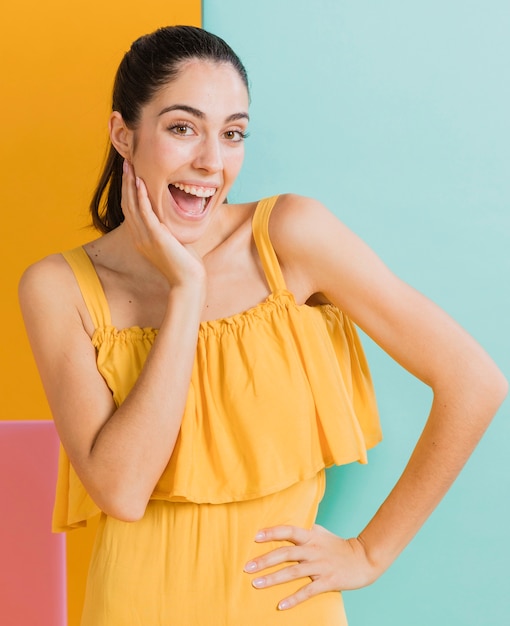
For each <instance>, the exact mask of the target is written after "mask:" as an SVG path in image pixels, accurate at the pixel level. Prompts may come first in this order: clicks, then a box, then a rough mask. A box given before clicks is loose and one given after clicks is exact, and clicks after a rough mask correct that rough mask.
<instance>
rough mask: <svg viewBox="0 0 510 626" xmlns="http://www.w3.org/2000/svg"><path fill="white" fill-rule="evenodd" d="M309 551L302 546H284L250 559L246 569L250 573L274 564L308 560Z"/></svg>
mask: <svg viewBox="0 0 510 626" xmlns="http://www.w3.org/2000/svg"><path fill="white" fill-rule="evenodd" d="M306 560H307V551H306V550H305V549H304V548H303V547H301V546H293V545H288V546H282V547H281V548H276V549H275V550H271V552H267V553H266V554H263V555H261V556H259V557H257V558H255V559H252V560H251V561H248V563H246V565H245V566H244V571H245V572H248V573H249V574H253V573H254V572H259V571H261V570H264V569H267V568H268V567H273V566H274V565H281V564H282V563H292V562H297V561H306Z"/></svg>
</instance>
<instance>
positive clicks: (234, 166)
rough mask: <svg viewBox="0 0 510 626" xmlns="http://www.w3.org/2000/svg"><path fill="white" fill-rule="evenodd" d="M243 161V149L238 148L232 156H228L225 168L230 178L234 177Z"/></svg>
mask: <svg viewBox="0 0 510 626" xmlns="http://www.w3.org/2000/svg"><path fill="white" fill-rule="evenodd" d="M243 161H244V147H243V148H239V149H238V150H236V151H235V153H234V154H229V155H228V156H227V158H226V161H225V163H226V167H227V169H228V171H229V172H230V175H231V176H232V177H236V176H237V174H238V173H239V171H240V170H241V167H242V166H243Z"/></svg>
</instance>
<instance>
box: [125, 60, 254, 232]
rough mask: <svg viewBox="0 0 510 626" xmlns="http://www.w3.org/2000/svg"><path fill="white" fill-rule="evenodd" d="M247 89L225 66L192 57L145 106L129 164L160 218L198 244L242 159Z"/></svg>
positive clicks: (134, 132) (237, 75)
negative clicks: (131, 165) (197, 241)
mask: <svg viewBox="0 0 510 626" xmlns="http://www.w3.org/2000/svg"><path fill="white" fill-rule="evenodd" d="M247 125H248V92H247V89H246V87H245V85H244V83H243V81H242V80H241V77H240V76H239V74H238V73H237V71H236V70H235V69H234V68H233V67H232V66H231V65H230V64H227V63H221V64H220V63H214V62H209V61H201V60H192V61H189V62H186V63H185V64H184V65H183V66H182V68H181V71H180V72H179V74H178V76H177V78H176V79H175V80H172V82H170V83H168V85H167V86H166V87H163V88H162V89H161V90H159V91H158V92H157V93H156V95H155V97H154V98H153V99H152V100H151V101H150V102H149V103H148V104H147V105H145V106H144V107H143V109H142V113H141V118H140V121H139V124H138V125H137V127H136V130H135V131H133V137H132V140H133V141H132V150H131V161H132V163H133V166H134V170H135V173H136V175H137V176H139V177H140V178H142V179H143V181H144V182H145V184H146V186H147V190H148V193H149V197H150V200H151V203H152V206H153V209H154V211H155V213H156V214H157V216H158V217H159V219H160V220H161V221H162V222H163V223H165V224H166V225H167V226H168V227H169V228H170V230H171V231H172V233H173V234H174V235H175V236H176V237H177V238H178V239H179V240H180V241H181V242H182V243H191V242H193V241H196V240H197V239H198V238H199V237H200V236H201V235H202V234H203V233H204V232H205V229H206V227H207V225H208V224H209V222H210V219H211V215H212V214H213V213H214V209H215V207H218V206H219V205H221V204H222V203H223V201H224V200H225V198H226V196H227V193H228V191H229V189H230V188H231V186H232V184H233V183H234V181H235V179H236V177H237V175H238V173H239V170H240V169H241V165H242V162H243V158H244V135H245V133H246V129H247Z"/></svg>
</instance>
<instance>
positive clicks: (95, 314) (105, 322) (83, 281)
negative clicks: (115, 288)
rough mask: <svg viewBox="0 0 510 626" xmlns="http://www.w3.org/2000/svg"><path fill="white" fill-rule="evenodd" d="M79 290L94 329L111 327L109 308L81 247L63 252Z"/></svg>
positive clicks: (93, 268)
mask: <svg viewBox="0 0 510 626" xmlns="http://www.w3.org/2000/svg"><path fill="white" fill-rule="evenodd" d="M62 256H63V257H64V259H65V260H66V261H67V262H68V263H69V265H70V266H71V269H72V270H73V273H74V275H75V277H76V281H77V283H78V286H79V288H80V291H81V294H82V296H83V299H84V300H85V305H86V307H87V309H88V312H89V315H90V317H91V318H92V323H93V324H94V328H96V329H97V328H104V327H105V326H111V316H110V307H109V306H108V301H107V299H106V296H105V293H104V290H103V285H102V284H101V281H100V280H99V276H98V275H97V272H96V268H95V267H94V264H93V263H92V261H91V260H90V258H89V255H88V254H87V253H86V252H85V249H84V248H83V247H79V248H74V250H68V251H67V252H63V253H62Z"/></svg>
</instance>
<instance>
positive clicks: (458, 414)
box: [359, 367, 507, 577]
mask: <svg viewBox="0 0 510 626" xmlns="http://www.w3.org/2000/svg"><path fill="white" fill-rule="evenodd" d="M491 372H492V375H490V373H491ZM488 373H489V375H488V376H486V377H485V381H483V380H482V381H481V382H480V381H479V380H475V379H476V377H472V378H471V380H469V379H466V380H465V382H464V383H463V384H461V385H460V384H459V385H458V387H457V388H456V389H452V388H451V385H447V386H446V388H445V390H444V391H442V392H437V393H436V394H435V396H434V401H433V404H432V409H431V412H430V416H429V419H428V420H427V424H426V426H425V428H424V430H423V433H422V435H421V437H420V439H419V441H418V443H417V445H416V447H415V449H414V451H413V453H412V455H411V458H410V460H409V462H408V464H407V466H406V468H405V470H404V472H403V474H402V476H401V478H400V479H399V481H398V482H397V484H396V485H395V487H394V489H393V490H392V491H391V493H390V495H389V496H388V498H387V499H386V500H385V502H384V503H383V505H382V506H381V507H380V509H379V510H378V511H377V513H376V515H375V516H374V517H373V519H372V520H371V521H370V522H369V524H368V525H367V527H366V528H365V529H364V530H363V531H362V532H361V534H360V535H359V540H360V541H361V542H362V544H363V545H364V547H365V551H366V553H367V556H368V559H369V561H370V563H371V564H372V566H373V568H374V571H375V573H376V575H375V577H377V575H379V574H380V573H382V572H383V571H384V570H386V569H387V568H388V567H389V566H390V565H391V563H392V562H393V561H394V560H395V559H396V558H397V556H398V555H399V554H400V552H401V551H402V550H403V549H404V548H405V546H406V545H407V544H408V543H409V542H410V541H411V540H412V538H413V537H414V535H415V534H416V533H417V532H418V530H419V529H420V527H421V526H422V525H423V524H424V522H425V521H426V519H427V518H428V517H429V515H430V514H431V513H432V511H433V510H434V508H435V507H436V506H437V505H438V503H439V502H440V501H441V499H442V498H443V496H444V495H445V493H446V492H447V490H448V489H449V487H450V486H451V485H452V483H453V482H454V480H455V478H456V477H457V476H458V474H459V472H460V471H461V469H462V467H463V466H464V464H465V463H466V461H467V459H468V458H469V456H470V454H471V453H472V451H473V449H474V448H475V446H476V444H477V443H478V441H479V440H480V438H481V436H482V435H483V432H484V431H485V429H486V427H487V426H488V424H489V423H490V420H491V419H492V417H493V415H494V414H495V412H496V411H497V408H498V406H499V404H500V403H501V401H502V400H503V398H504V395H505V393H506V387H507V386H506V381H504V379H503V378H502V376H501V374H500V372H499V371H498V370H497V369H496V368H495V367H493V368H492V367H489V368H488Z"/></svg>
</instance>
